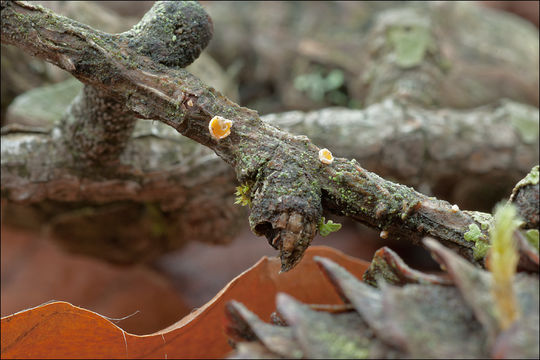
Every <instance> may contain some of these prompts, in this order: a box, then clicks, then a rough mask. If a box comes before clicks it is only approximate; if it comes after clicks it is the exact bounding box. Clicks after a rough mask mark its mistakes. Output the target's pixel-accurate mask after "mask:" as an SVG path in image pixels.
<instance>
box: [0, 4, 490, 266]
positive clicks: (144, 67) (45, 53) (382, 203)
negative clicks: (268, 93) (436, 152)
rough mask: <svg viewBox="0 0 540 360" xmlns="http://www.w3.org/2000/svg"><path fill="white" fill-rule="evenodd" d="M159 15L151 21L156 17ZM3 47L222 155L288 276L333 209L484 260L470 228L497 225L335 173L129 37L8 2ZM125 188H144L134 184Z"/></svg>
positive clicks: (307, 145) (350, 169) (362, 176)
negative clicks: (221, 121) (218, 125)
mask: <svg viewBox="0 0 540 360" xmlns="http://www.w3.org/2000/svg"><path fill="white" fill-rule="evenodd" d="M154 10H155V7H154V8H153V9H152V10H151V11H150V12H149V14H147V16H154V15H155V13H154V14H152V13H153V12H154ZM164 21H166V19H164ZM2 41H3V42H5V43H9V44H14V45H17V46H19V47H21V48H23V49H25V50H26V51H29V52H31V53H32V54H34V55H35V56H38V57H41V58H43V59H45V60H47V61H50V62H52V63H54V64H56V65H58V66H60V67H61V68H63V69H65V70H67V71H69V72H71V73H72V74H73V75H74V76H75V77H77V78H78V79H79V80H80V81H82V82H84V83H86V84H88V85H91V86H94V87H96V88H99V89H100V90H101V91H103V92H105V93H107V94H109V96H111V97H112V98H115V99H116V100H117V101H119V102H121V103H123V104H124V106H125V107H126V109H127V110H129V111H130V112H132V113H133V114H134V115H136V116H137V117H140V118H144V119H156V120H159V121H162V122H163V123H165V124H167V125H169V126H172V127H173V128H175V129H176V130H177V131H178V132H180V133H181V134H182V135H184V136H187V137H189V138H191V139H193V140H195V141H197V142H199V143H201V144H203V145H205V146H207V147H209V148H211V149H212V150H213V151H215V152H216V154H217V155H218V156H220V157H221V158H222V159H223V160H225V161H226V162H227V163H229V164H230V165H232V166H233V168H234V170H235V172H236V176H237V178H238V180H239V181H240V182H241V183H242V184H245V185H247V186H248V188H249V192H248V194H247V196H249V198H250V200H251V202H252V207H251V214H250V225H251V227H252V229H253V231H254V232H255V233H257V234H259V235H265V236H266V237H267V238H268V240H269V242H271V244H272V245H273V246H274V247H276V248H279V250H280V253H281V258H282V269H283V270H285V271H286V270H288V269H290V268H291V267H292V266H294V265H295V264H296V263H297V262H298V261H299V260H300V258H301V257H302V254H303V251H304V250H305V249H306V248H307V246H308V245H309V243H310V241H311V239H312V238H313V236H314V235H315V233H316V232H317V224H318V223H319V220H320V217H321V212H322V209H323V207H324V208H325V209H327V210H329V211H332V212H334V213H337V214H343V215H346V216H349V217H352V218H354V219H356V220H359V221H361V222H363V223H366V224H368V225H370V226H373V227H378V228H381V229H384V230H386V231H388V232H389V233H390V234H391V235H392V236H394V237H396V238H400V237H401V238H407V239H409V240H411V241H413V242H417V241H418V240H420V239H421V238H422V237H423V236H426V235H430V236H432V237H435V238H437V239H439V240H442V241H443V242H444V243H446V244H448V245H451V246H453V247H456V248H458V250H459V251H460V252H461V253H462V254H463V255H464V256H466V257H467V258H469V259H474V261H481V260H482V257H478V256H476V255H477V254H476V251H474V250H475V247H476V243H475V242H471V241H469V240H467V239H466V238H467V237H466V236H465V235H466V233H468V232H469V229H470V226H472V225H474V226H476V227H478V225H481V226H482V230H481V233H482V236H484V237H485V236H486V231H487V228H484V226H483V224H484V223H485V220H486V219H488V218H489V215H487V214H479V213H474V212H465V211H459V210H458V211H456V210H455V209H453V208H452V206H451V204H449V203H448V202H445V201H441V200H436V199H435V198H429V197H427V196H425V195H423V194H420V193H418V192H416V191H414V190H413V189H411V188H409V187H407V186H403V185H398V184H395V183H392V182H389V181H386V180H384V179H382V178H380V177H379V176H377V175H376V174H374V173H370V172H368V171H366V170H365V169H363V168H361V167H360V166H359V165H358V163H357V162H356V161H355V160H346V159H344V158H336V159H335V160H334V162H333V163H332V164H330V165H325V164H323V163H321V162H320V161H319V159H318V151H319V148H318V147H317V146H315V145H314V144H313V143H311V142H310V141H309V139H308V138H307V137H305V136H294V135H291V134H288V133H286V132H283V131H281V130H279V129H277V128H275V127H272V126H270V125H268V124H267V123H264V122H262V121H261V120H260V118H259V117H258V115H257V113H256V112H254V111H252V110H249V109H246V108H242V107H240V106H238V105H237V104H235V103H232V102H231V101H229V100H228V99H226V98H225V97H223V96H222V95H221V94H220V93H219V92H217V91H215V90H214V89H212V88H208V87H207V86H205V85H204V84H203V83H201V82H200V81H199V80H198V79H197V78H195V77H194V76H192V75H191V74H189V73H188V72H186V71H185V70H183V69H175V68H170V67H167V66H165V65H164V64H166V65H171V64H169V63H168V61H166V60H163V58H161V57H160V56H157V57H154V59H150V58H148V57H146V56H141V55H140V53H139V52H138V51H136V49H133V48H132V47H131V46H130V45H132V44H131V43H130V42H129V41H126V39H123V38H122V37H119V36H113V35H109V34H105V33H101V32H98V31H95V30H93V29H91V28H89V27H86V26H84V25H81V24H78V23H76V22H74V21H72V20H69V19H66V18H62V17H59V16H57V15H55V14H53V13H52V12H50V11H46V10H44V9H43V8H41V7H37V6H34V5H31V4H28V3H23V2H13V3H11V2H2ZM139 45H140V44H137V46H139ZM153 45H155V46H164V44H163V43H161V44H153ZM192 45H193V44H187V46H192ZM142 47H143V48H146V44H143V45H142ZM153 49H154V48H153ZM147 54H149V55H152V56H153V55H154V54H155V52H148V53H147ZM214 116H222V117H224V118H227V119H231V120H233V121H234V124H233V128H232V131H231V134H230V136H228V137H227V138H225V139H222V140H219V141H216V140H215V139H214V138H213V137H212V136H211V134H209V132H208V123H209V121H210V119H212V118H213V117H214ZM72 166H73V164H72ZM74 167H75V168H76V166H74ZM99 173H100V172H99V171H96V172H95V174H94V177H95V178H99V176H100V175H99ZM125 179H129V180H135V178H134V176H133V174H127V175H126V177H125ZM75 186H77V184H75ZM134 188H135V190H134V191H137V190H136V187H134Z"/></svg>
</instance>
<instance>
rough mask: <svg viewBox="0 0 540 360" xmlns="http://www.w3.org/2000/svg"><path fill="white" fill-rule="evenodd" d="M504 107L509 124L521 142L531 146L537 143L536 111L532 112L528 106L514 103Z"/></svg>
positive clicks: (532, 109) (531, 108)
mask: <svg viewBox="0 0 540 360" xmlns="http://www.w3.org/2000/svg"><path fill="white" fill-rule="evenodd" d="M505 107H506V108H507V109H508V111H509V113H510V123H511V124H512V126H513V127H514V128H515V129H516V130H517V132H518V133H519V135H520V136H521V139H522V140H523V142H525V143H527V144H532V143H535V142H536V141H538V133H539V131H538V130H539V121H538V119H539V117H538V110H534V108H533V107H531V106H528V105H524V104H516V103H508V104H506V105H505Z"/></svg>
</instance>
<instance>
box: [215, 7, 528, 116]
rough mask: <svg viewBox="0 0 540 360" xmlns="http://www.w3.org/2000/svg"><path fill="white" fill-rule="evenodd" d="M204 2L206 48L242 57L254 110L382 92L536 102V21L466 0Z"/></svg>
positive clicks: (445, 101) (364, 98) (372, 98)
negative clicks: (210, 24) (208, 28)
mask: <svg viewBox="0 0 540 360" xmlns="http://www.w3.org/2000/svg"><path fill="white" fill-rule="evenodd" d="M205 8H206V9H207V11H208V13H209V14H210V16H212V18H213V19H214V26H215V28H216V29H220V31H216V33H215V34H214V40H213V41H211V43H210V45H209V46H208V50H207V51H208V52H209V53H210V55H212V56H213V57H214V58H215V59H218V60H219V61H220V63H221V64H222V66H224V67H228V66H233V65H234V66H237V64H241V65H242V67H241V68H242V71H241V72H240V73H239V75H238V82H239V84H240V88H241V89H242V88H245V91H241V98H240V101H241V103H242V104H245V105H246V106H248V107H250V108H253V109H256V110H258V111H260V112H262V113H269V112H281V111H287V110H312V109H316V108H322V107H327V106H335V105H340V106H342V105H347V106H349V107H357V106H359V105H360V106H368V105H370V104H374V103H377V102H379V101H382V100H384V99H385V98H386V97H388V96H398V97H400V98H402V99H406V100H407V101H409V102H416V103H419V104H422V105H424V106H426V107H431V108H445V107H451V108H462V109H468V108H472V107H476V106H482V105H485V104H489V103H492V102H494V101H497V100H499V99H500V98H510V99H512V100H515V101H517V102H521V103H527V104H530V105H533V106H538V101H539V96H538V88H539V80H538V79H539V77H538V73H539V63H538V57H539V54H538V29H537V28H536V27H535V26H534V25H532V24H530V23H528V22H526V21H523V20H522V19H519V18H518V17H516V16H513V15H511V14H508V13H505V12H501V11H496V10H492V9H486V8H483V7H479V6H477V5H476V4H474V3H473V2H455V1H440V2H430V1H425V2H424V1H416V2H402V1H360V2H348V1H343V2H330V1H320V2H304V1H290V2H289V1H287V2H279V1H271V2H265V1H260V2H250V3H241V2H219V1H215V2H208V3H205ZM516 39H519V41H516ZM261 95H264V96H261Z"/></svg>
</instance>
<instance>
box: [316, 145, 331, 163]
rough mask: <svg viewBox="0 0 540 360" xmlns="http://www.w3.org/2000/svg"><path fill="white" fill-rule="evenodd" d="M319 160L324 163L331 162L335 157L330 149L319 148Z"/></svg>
mask: <svg viewBox="0 0 540 360" xmlns="http://www.w3.org/2000/svg"><path fill="white" fill-rule="evenodd" d="M319 160H321V162H322V163H323V164H331V163H332V161H334V157H333V156H332V153H331V152H330V150H328V149H321V150H319Z"/></svg>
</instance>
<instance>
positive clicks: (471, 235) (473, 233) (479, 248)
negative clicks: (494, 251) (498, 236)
mask: <svg viewBox="0 0 540 360" xmlns="http://www.w3.org/2000/svg"><path fill="white" fill-rule="evenodd" d="M463 237H464V238H465V240H467V241H471V242H474V249H473V252H474V258H475V259H476V260H479V259H482V258H483V257H484V256H486V253H487V251H488V249H489V242H488V240H487V237H486V236H485V235H484V234H483V233H482V230H480V228H479V227H478V225H476V224H470V225H469V231H467V232H466V233H465V234H463Z"/></svg>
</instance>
